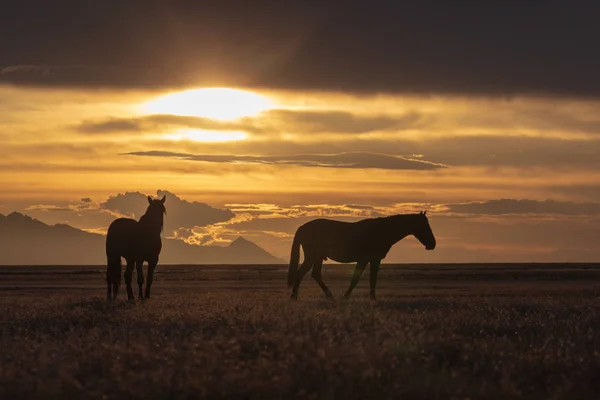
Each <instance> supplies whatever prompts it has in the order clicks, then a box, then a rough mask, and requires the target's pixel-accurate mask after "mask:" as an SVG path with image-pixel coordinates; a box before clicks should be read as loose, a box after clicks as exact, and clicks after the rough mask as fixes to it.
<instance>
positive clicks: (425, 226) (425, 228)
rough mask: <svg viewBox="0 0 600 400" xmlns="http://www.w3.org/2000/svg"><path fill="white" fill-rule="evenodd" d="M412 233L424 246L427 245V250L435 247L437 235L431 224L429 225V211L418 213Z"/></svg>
mask: <svg viewBox="0 0 600 400" xmlns="http://www.w3.org/2000/svg"><path fill="white" fill-rule="evenodd" d="M412 234H413V235H414V236H415V237H416V238H417V240H418V241H419V242H421V244H422V245H423V246H425V249H426V250H433V249H435V236H434V235H433V231H432V230H431V226H429V220H428V219H427V211H421V212H420V213H419V214H417V215H416V219H415V225H414V228H413V232H412Z"/></svg>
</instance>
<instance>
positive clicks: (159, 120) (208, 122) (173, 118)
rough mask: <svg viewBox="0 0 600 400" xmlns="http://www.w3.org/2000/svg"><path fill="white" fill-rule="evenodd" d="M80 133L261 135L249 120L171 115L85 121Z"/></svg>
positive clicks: (77, 127)
mask: <svg viewBox="0 0 600 400" xmlns="http://www.w3.org/2000/svg"><path fill="white" fill-rule="evenodd" d="M75 128H76V130H77V131H79V132H81V133H88V134H97V133H122V132H152V131H155V132H156V131H158V132H160V131H161V130H167V129H170V128H190V129H205V130H212V131H238V130H241V131H245V132H249V133H261V132H262V131H261V130H260V129H259V128H257V127H255V126H254V125H253V124H252V120H251V119H250V118H243V119H241V120H239V121H234V122H230V121H219V120H215V119H211V118H203V117H190V116H181V115H172V114H154V115H148V116H145V117H139V118H109V119H105V120H101V121H85V122H83V123H81V124H79V125H77V126H76V127H75Z"/></svg>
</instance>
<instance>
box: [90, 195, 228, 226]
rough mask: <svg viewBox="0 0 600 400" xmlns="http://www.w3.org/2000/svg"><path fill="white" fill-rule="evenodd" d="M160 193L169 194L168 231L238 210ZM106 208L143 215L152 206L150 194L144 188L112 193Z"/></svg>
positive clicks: (215, 220)
mask: <svg viewBox="0 0 600 400" xmlns="http://www.w3.org/2000/svg"><path fill="white" fill-rule="evenodd" d="M156 195H157V197H159V198H161V197H163V196H166V197H167V199H166V201H165V207H166V209H167V215H166V216H165V232H168V234H169V235H171V234H173V232H176V231H177V232H179V229H181V228H188V229H191V228H194V227H202V226H207V225H212V224H215V223H219V222H224V221H228V220H230V219H231V218H233V217H234V216H235V214H234V213H233V212H232V211H230V210H228V209H219V208H214V207H211V206H210V205H208V204H206V203H200V202H197V201H187V200H183V199H181V198H180V197H178V196H176V195H175V194H173V193H171V192H168V191H165V190H158V191H157V192H156ZM100 206H101V207H102V208H103V209H107V210H111V211H115V212H119V213H121V214H125V215H129V216H131V217H132V218H136V219H139V218H140V217H141V216H142V215H143V214H144V212H146V208H147V207H148V200H147V195H146V194H143V193H140V192H125V193H124V194H121V193H119V194H117V195H115V196H110V197H109V198H108V199H107V200H106V201H105V202H103V203H101V205H100Z"/></svg>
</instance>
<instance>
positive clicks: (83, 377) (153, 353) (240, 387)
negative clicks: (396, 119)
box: [0, 265, 600, 399]
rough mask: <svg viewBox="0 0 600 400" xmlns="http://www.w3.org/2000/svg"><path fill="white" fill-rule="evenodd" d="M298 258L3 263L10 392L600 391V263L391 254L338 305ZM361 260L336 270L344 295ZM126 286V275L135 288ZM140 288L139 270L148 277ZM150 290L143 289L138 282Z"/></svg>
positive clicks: (531, 394)
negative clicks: (124, 272) (433, 260)
mask: <svg viewBox="0 0 600 400" xmlns="http://www.w3.org/2000/svg"><path fill="white" fill-rule="evenodd" d="M285 270H286V268H285V267H284V266H269V267H267V266H262V267H255V266H246V267H242V266H237V267H208V266H203V267H200V266H159V269H158V271H157V274H156V279H155V284H154V287H153V292H152V294H153V298H152V299H150V300H149V301H147V302H144V303H140V302H136V303H135V304H128V303H127V302H126V295H125V290H124V286H122V287H121V293H120V297H119V299H118V300H117V302H116V303H115V304H112V305H108V304H106V301H105V299H104V296H105V287H104V286H103V279H104V268H103V267H41V266H40V267H0V310H1V311H0V398H3V399H9V398H10V399H19V398H36V399H44V398H69V399H79V398H81V399H115V398H129V399H136V398H139V399H163V398H170V399H184V398H185V399H191V398H225V399H240V398H243V399H275V398H285V399H296V398H297V399H300V398H302V399H306V398H313V399H320V398H323V399H333V398H336V399H338V398H339V399H367V398H372V399H385V398H403V399H414V398H427V399H438V398H439V399H449V398H455V399H467V398H468V399H510V398H529V399H574V398H577V399H587V398H589V399H592V398H596V395H597V392H598V391H599V390H600V379H598V377H599V376H600V334H598V328H599V327H600V299H599V297H598V293H600V292H599V291H598V290H599V289H600V281H599V280H598V277H600V266H597V265H585V266H583V265H497V266H489V265H488V266H478V265H409V266H401V265H384V266H382V268H381V272H380V280H379V286H378V295H379V301H378V302H377V303H372V302H370V301H369V299H368V271H365V275H364V276H363V278H362V280H361V282H359V285H358V287H357V289H356V290H355V292H354V293H353V296H352V298H351V299H350V300H348V301H345V302H344V301H338V302H337V303H336V304H332V303H330V302H328V301H326V300H325V298H324V296H323V294H322V292H321V291H320V289H319V288H318V286H317V285H316V283H315V282H314V281H313V280H312V278H311V277H310V275H307V277H306V278H305V281H304V282H303V284H302V286H301V287H300V296H299V300H298V301H296V302H294V301H291V300H289V298H288V293H287V289H286V287H285V273H286V271H285ZM351 273H352V267H350V266H345V265H329V266H325V268H324V272H323V277H324V280H325V282H326V283H327V284H329V285H330V287H331V288H332V291H333V292H334V293H336V295H337V296H338V298H339V297H340V295H341V293H342V291H343V290H344V289H345V288H346V286H347V284H348V282H349V280H350V276H351ZM123 285H124V284H123ZM134 289H135V275H134ZM135 291H136V292H137V290H135Z"/></svg>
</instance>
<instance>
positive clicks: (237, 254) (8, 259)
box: [0, 212, 285, 265]
mask: <svg viewBox="0 0 600 400" xmlns="http://www.w3.org/2000/svg"><path fill="white" fill-rule="evenodd" d="M162 241H163V249H162V252H161V254H160V261H159V262H160V263H161V264H281V263H285V261H284V260H281V259H279V258H277V257H275V256H273V255H271V254H270V253H269V252H267V251H266V250H264V249H262V248H261V247H260V246H258V245H256V244H254V243H252V242H251V241H249V240H246V239H244V238H243V237H241V236H240V237H238V238H237V239H236V240H235V241H233V242H232V243H231V244H230V245H229V246H227V247H221V246H198V245H190V244H187V243H185V242H183V241H181V240H178V239H165V238H163V239H162ZM104 242H105V236H104V235H101V234H97V233H90V232H86V231H83V230H80V229H77V228H74V227H72V226H69V225H65V224H56V225H47V224H45V223H43V222H41V221H39V220H37V219H33V218H31V217H29V216H27V215H23V214H21V213H18V212H13V213H11V214H8V215H2V214H0V265H103V264H105V263H106V255H105V250H104Z"/></svg>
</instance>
